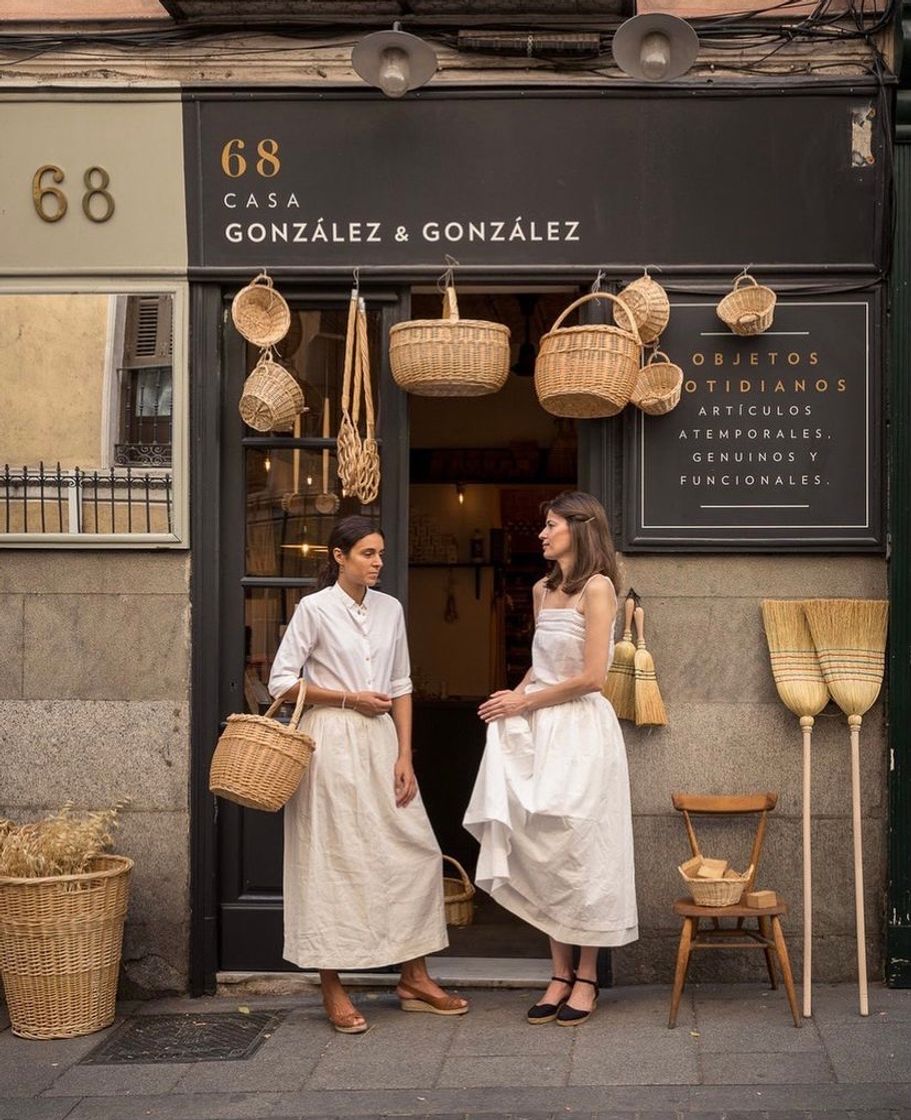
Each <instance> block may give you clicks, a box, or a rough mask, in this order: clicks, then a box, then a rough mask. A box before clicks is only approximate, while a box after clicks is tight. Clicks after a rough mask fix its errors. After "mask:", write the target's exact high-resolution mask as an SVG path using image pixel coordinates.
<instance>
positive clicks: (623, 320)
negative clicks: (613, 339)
mask: <svg viewBox="0 0 911 1120" xmlns="http://www.w3.org/2000/svg"><path fill="white" fill-rule="evenodd" d="M620 299H621V300H622V301H623V303H624V304H625V305H626V306H627V307H628V308H629V309H630V311H631V312H632V313H633V319H634V320H635V323H636V326H637V327H638V329H639V337H640V338H641V339H642V341H643V342H644V343H646V344H648V343H650V342H654V341H655V340H656V339H657V338H659V337H660V335H661V334H662V332H663V331H664V328H665V327H666V326H667V324H668V322H669V321H670V318H671V305H670V301H669V300H668V298H667V292H666V291H665V290H664V288H662V287H661V285H660V284H659V283H658V282H657V281H656V280H653V279H652V278H651V276H649V275H648V273H646V274H645V276H640V277H639V278H638V279H637V280H634V281H633V282H632V283H631V284H627V286H626V287H625V288H624V289H623V291H622V292H621V293H620ZM614 322H615V323H616V324H617V326H618V327H625V328H626V329H627V330H629V319H628V318H627V317H626V316H625V315H624V314H623V312H622V311H621V309H620V308H619V307H616V306H615V307H614Z"/></svg>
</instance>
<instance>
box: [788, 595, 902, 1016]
mask: <svg viewBox="0 0 911 1120" xmlns="http://www.w3.org/2000/svg"><path fill="white" fill-rule="evenodd" d="M804 610H805V611H806V616H807V622H808V623H809V626H810V632H811V634H812V635H813V642H814V644H815V645H816V655H817V657H818V658H819V667H820V669H821V670H822V675H823V677H824V678H825V681H826V684H827V685H828V686H829V692H831V694H832V699H833V700H834V701H835V703H836V704H837V705H838V706H839V708H841V710H842V711H843V712H844V713H845V715H846V716H847V717H848V726H849V727H850V729H851V819H852V825H853V833H854V915H855V921H856V925H857V988H858V997H859V1004H860V1013H861V1015H869V1014H870V1008H869V1005H868V1003H867V939H866V931H865V926H864V863H863V835H862V831H861V820H860V725H861V723H862V722H863V716H864V714H865V713H866V712H867V711H869V709H870V708H871V707H872V706H873V704H874V703H875V701H876V697H877V696H878V695H879V690H880V688H881V687H882V682H883V671H884V669H885V662H886V627H887V624H888V612H889V604H888V603H887V602H885V601H884V600H882V599H810V600H808V601H807V602H806V603H805V604H804Z"/></svg>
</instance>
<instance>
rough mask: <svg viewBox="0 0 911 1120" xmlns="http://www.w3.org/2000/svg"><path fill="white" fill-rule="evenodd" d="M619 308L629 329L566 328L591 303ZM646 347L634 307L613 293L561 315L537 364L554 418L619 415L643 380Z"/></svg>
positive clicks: (542, 396) (539, 387)
mask: <svg viewBox="0 0 911 1120" xmlns="http://www.w3.org/2000/svg"><path fill="white" fill-rule="evenodd" d="M598 299H606V300H611V301H612V302H613V303H615V304H617V305H618V307H619V309H620V311H621V313H622V314H624V315H625V319H626V321H627V322H628V323H630V329H629V330H626V329H624V328H623V327H610V326H607V325H605V324H590V325H586V326H579V327H564V326H563V325H562V324H563V321H564V319H565V318H566V317H567V315H569V314H570V312H572V311H575V309H576V308H577V307H581V306H582V305H583V304H585V303H588V302H590V301H591V300H598ZM641 348H642V343H641V340H640V338H639V332H638V329H637V328H636V325H635V319H634V318H633V316H632V313H631V312H630V310H629V308H628V307H627V306H626V305H625V304H624V303H623V301H622V300H621V299H618V298H617V296H612V295H611V294H610V293H609V292H591V293H589V294H588V295H585V296H582V297H581V298H580V299H577V300H576V301H575V302H574V303H571V304H570V305H569V307H567V308H566V310H565V311H564V312H563V313H562V315H560V316H559V317H558V318H557V320H556V322H555V323H554V325H553V326H552V327H551V329H550V330H549V331H548V332H547V334H546V335H544V337H543V338H542V339H541V346H540V349H539V350H538V358H537V361H536V362H535V390H536V392H537V394H538V400H539V401H540V403H541V407H542V408H543V409H545V411H547V412H549V413H551V415H553V416H572V417H576V418H582V419H591V418H594V417H598V416H615V415H616V414H617V413H618V412H620V410H621V409H622V408H624V407H625V406H626V405H627V404H628V403H629V399H630V395H631V393H632V391H633V386H634V385H635V384H636V378H637V377H638V376H639V354H640V350H641Z"/></svg>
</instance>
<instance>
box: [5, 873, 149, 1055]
mask: <svg viewBox="0 0 911 1120" xmlns="http://www.w3.org/2000/svg"><path fill="white" fill-rule="evenodd" d="M132 868H133V861H132V860H131V859H127V858H126V856H111V855H104V856H96V857H95V859H93V860H92V864H91V867H90V869H89V870H88V871H86V872H84V873H83V874H81V875H54V876H50V877H48V878H42V879H13V878H8V877H5V876H4V877H0V973H2V975H3V986H4V989H5V990H6V1002H7V1006H8V1008H9V1017H10V1026H11V1027H12V1030H13V1034H17V1035H19V1036H20V1037H21V1038H75V1037H76V1036H77V1035H83V1034H91V1033H92V1031H100V1030H102V1029H103V1028H104V1027H109V1026H110V1025H111V1023H113V1022H114V1013H115V1001H116V998H117V977H118V974H119V972H120V956H121V946H122V942H123V922H124V918H125V917H126V912H127V899H128V896H129V886H130V872H131V871H132Z"/></svg>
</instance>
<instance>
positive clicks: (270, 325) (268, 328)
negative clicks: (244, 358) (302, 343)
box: [231, 272, 291, 346]
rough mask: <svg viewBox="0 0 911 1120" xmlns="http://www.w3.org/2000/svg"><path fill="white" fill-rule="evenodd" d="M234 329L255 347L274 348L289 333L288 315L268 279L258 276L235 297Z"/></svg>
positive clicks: (280, 298) (282, 301)
mask: <svg viewBox="0 0 911 1120" xmlns="http://www.w3.org/2000/svg"><path fill="white" fill-rule="evenodd" d="M231 318H232V319H233V320H234V326H235V327H237V329H238V331H239V332H240V333H241V334H242V335H243V336H244V338H245V339H246V340H247V342H252V343H253V345H254V346H274V345H275V343H276V342H279V341H280V340H281V339H283V338H284V337H285V335H286V334H287V333H288V328H289V327H290V326H291V311H290V309H289V308H288V305H287V303H286V302H285V298H284V296H282V295H280V294H279V293H278V292H277V291H276V290H275V288H274V287H273V286H272V278H271V276H267V275H266V274H265V272H261V273H260V274H259V276H257V277H256V279H255V280H253V281H251V282H250V283H249V284H248V285H247V286H246V288H241V290H240V291H239V292H238V293H237V295H236V296H235V297H234V300H233V302H232V303H231Z"/></svg>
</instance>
